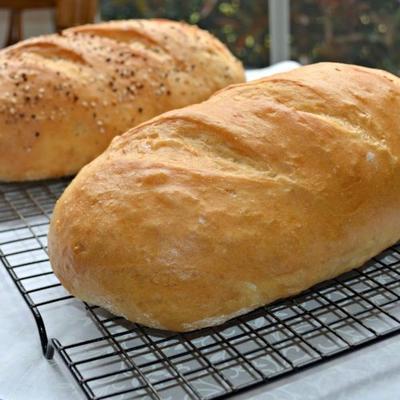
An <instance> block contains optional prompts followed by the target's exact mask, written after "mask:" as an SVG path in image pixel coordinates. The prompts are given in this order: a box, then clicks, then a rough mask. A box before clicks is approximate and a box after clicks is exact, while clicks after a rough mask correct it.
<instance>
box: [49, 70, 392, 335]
mask: <svg viewBox="0 0 400 400" xmlns="http://www.w3.org/2000/svg"><path fill="white" fill-rule="evenodd" d="M399 109H400V79H398V78H397V77H395V76H393V75H391V74H389V73H386V72H383V71H378V70H373V69H367V68H362V67H357V66H351V65H342V64H331V63H324V64H316V65H312V66H308V67H303V68H299V69H297V70H295V71H292V72H289V73H283V74H279V75H275V76H272V77H269V78H266V79H263V80H259V81H255V82H254V83H248V84H242V85H235V86H231V87H229V88H227V89H225V90H222V91H220V92H219V93H218V94H216V95H214V96H212V97H211V98H210V99H209V100H208V101H205V102H203V103H201V104H198V105H193V106H189V107H186V108H183V109H181V110H176V111H172V112H169V113H166V114H163V115H161V116H159V117H157V118H155V119H153V120H152V121H149V122H147V123H144V124H142V125H141V126H139V127H137V128H135V129H132V130H130V131H129V132H127V133H126V134H124V135H123V136H120V137H118V138H115V139H114V140H113V142H112V144H111V145H110V147H109V148H108V149H107V151H106V152H105V153H104V154H102V155H101V156H100V157H98V158H97V159H96V160H95V161H93V162H92V163H91V164H89V165H88V166H86V167H85V168H84V169H83V170H82V171H81V172H80V173H79V174H78V176H77V177H76V178H75V180H74V181H73V182H72V184H71V185H70V186H69V187H68V188H67V190H66V191H65V193H64V194H63V196H62V197H61V199H60V200H59V201H58V203H57V205H56V208H55V212H54V215H53V219H52V222H51V229H50V236H49V246H50V248H49V250H50V257H51V262H52V266H53V269H54V271H55V273H56V275H57V276H58V277H59V278H60V280H61V282H62V283H63V285H64V286H65V287H66V288H67V289H68V290H69V291H70V292H71V293H72V294H74V295H75V296H77V297H80V298H81V299H84V300H86V301H88V302H91V303H94V304H98V305H101V306H103V307H105V308H107V309H109V310H111V311H112V312H114V313H116V314H119V315H123V316H125V317H126V318H128V319H130V320H132V321H136V322H140V323H142V324H145V325H149V326H152V327H158V328H166V329H170V330H177V331H185V330H191V329H195V328H200V327H204V326H208V325H213V324H217V323H220V322H223V321H225V320H227V319H228V318H231V317H233V316H236V315H238V314H243V313H245V312H246V311H248V310H251V309H254V308H256V307H258V306H261V305H264V304H266V303H269V302H272V301H273V300H276V299H278V298H282V297H286V296H289V295H293V294H295V293H298V292H300V291H302V290H304V289H306V288H309V287H310V286H312V285H314V284H316V283H317V282H320V281H322V280H325V279H328V278H331V277H334V276H337V275H339V274H340V273H342V272H344V271H347V270H350V269H352V268H354V267H359V266H360V265H362V264H363V263H364V262H365V261H366V260H368V259H369V258H370V257H372V256H374V255H376V254H377V253H378V252H380V251H381V250H383V249H384V248H386V247H387V246H389V245H391V244H393V243H395V242H396V241H397V240H398V239H399V238H400V162H399V157H400V116H399V114H398V110H399Z"/></svg>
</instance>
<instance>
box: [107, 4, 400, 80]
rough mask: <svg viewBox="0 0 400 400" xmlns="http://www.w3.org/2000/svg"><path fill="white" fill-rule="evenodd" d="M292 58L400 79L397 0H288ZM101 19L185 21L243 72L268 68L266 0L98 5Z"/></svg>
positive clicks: (399, 24) (399, 38)
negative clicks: (214, 40)
mask: <svg viewBox="0 0 400 400" xmlns="http://www.w3.org/2000/svg"><path fill="white" fill-rule="evenodd" d="M290 9H291V59H293V60H297V61H300V62H301V63H303V64H306V63H311V62H317V61H328V60H329V61H341V62H348V63H355V64H360V65H366V66H371V67H378V68H383V69H386V70H389V71H392V72H394V73H397V74H400V1H399V0H291V2H290ZM101 16H102V19H104V20H109V19H123V18H154V17H163V18H170V19H176V20H185V21H188V22H190V23H193V24H197V25H199V26H200V27H202V28H204V29H207V30H209V31H210V32H212V33H214V34H215V35H216V36H217V37H218V38H220V39H221V40H222V41H223V42H224V43H226V44H227V46H228V47H229V48H230V49H231V51H232V52H233V53H234V54H236V55H237V56H238V57H239V58H240V59H241V60H242V61H243V62H244V64H245V65H246V66H247V67H263V66H266V65H269V34H268V0H251V1H250V0H186V1H182V0H181V1H178V0H101Z"/></svg>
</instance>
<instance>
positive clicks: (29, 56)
mask: <svg viewBox="0 0 400 400" xmlns="http://www.w3.org/2000/svg"><path fill="white" fill-rule="evenodd" d="M243 81H244V72H243V68H242V66H241V64H240V63H239V62H238V61H237V60H236V59H235V58H234V57H233V56H232V55H231V54H230V53H229V51H228V50H227V49H226V47H225V46H224V45H222V44H221V43H220V42H219V41H218V40H217V39H215V38H214V37H213V36H211V35H210V34H209V33H208V32H206V31H202V30H200V29H199V28H197V27H194V26H190V25H187V24H184V23H180V22H172V21H166V20H131V21H114V22H109V23H102V24H95V25H84V26H80V27H76V28H71V29H67V30H65V31H64V32H62V34H60V35H49V36H42V37H39V38H35V39H30V40H26V41H23V42H21V43H19V44H17V45H15V46H12V47H10V48H7V49H5V50H2V51H1V52H0V180H3V181H20V180H30V179H42V178H54V177H59V176H65V175H71V174H74V173H76V172H77V171H78V170H79V169H80V168H81V167H82V166H83V165H85V164H86V163H88V162H89V161H91V160H92V159H93V158H95V157H96V156H97V155H99V154H100V153H101V152H102V151H103V150H104V149H105V148H106V147H107V146H108V144H109V143H110V141H111V139H112V138H113V137H114V136H115V135H118V134H121V133H123V132H125V131H126V130H127V129H129V128H132V127H133V126H136V125H138V124H139V123H141V122H143V121H146V120H148V119H150V118H152V117H154V116H156V115H158V114H160V113H162V112H165V111H168V110H171V109H175V108H179V107H183V106H186V105H188V104H192V103H197V102H199V101H202V100H205V99H207V98H208V97H209V96H210V95H211V94H212V93H214V92H215V91H216V90H218V89H221V88H223V87H225V86H226V85H228V84H231V83H238V82H243Z"/></svg>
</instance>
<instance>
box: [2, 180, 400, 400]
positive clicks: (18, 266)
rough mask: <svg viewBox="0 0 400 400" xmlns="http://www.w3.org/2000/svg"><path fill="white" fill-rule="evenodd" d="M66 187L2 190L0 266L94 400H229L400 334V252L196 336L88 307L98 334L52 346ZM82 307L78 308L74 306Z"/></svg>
mask: <svg viewBox="0 0 400 400" xmlns="http://www.w3.org/2000/svg"><path fill="white" fill-rule="evenodd" d="M68 183H69V181H68V180H58V181H46V182H39V183H25V184H1V185H0V259H1V262H2V264H3V265H4V267H5V268H6V270H7V271H8V273H9V275H10V277H11V278H12V280H13V281H14V283H15V285H16V287H17V288H18V290H19V292H20V293H21V295H22V297H23V298H24V300H25V301H26V303H27V305H28V307H29V308H30V310H31V311H32V314H33V316H34V318H35V321H36V324H37V327H38V331H39V336H40V341H41V345H42V349H43V353H44V355H45V356H46V357H47V358H49V359H50V358H52V357H53V355H54V350H55V351H56V352H57V353H58V354H59V356H60V357H61V359H62V360H63V362H64V363H65V366H66V368H67V369H68V370H69V371H70V373H71V374H72V376H73V377H74V378H75V381H76V383H77V384H78V385H79V386H80V387H81V389H82V390H83V392H84V394H85V395H86V397H87V398H88V399H93V400H94V399H96V400H99V399H106V398H107V399H108V398H112V399H136V398H139V399H147V398H149V399H167V398H171V399H180V398H184V399H211V398H214V399H215V398H225V397H228V396H230V395H232V394H234V393H238V392H239V391H243V390H245V389H248V388H250V387H254V386H255V385H258V384H261V383H267V382H272V381H274V380H276V379H279V378H282V377H284V376H287V375H289V374H293V373H296V372H297V371H300V370H302V369H305V368H308V367H310V366H315V365H318V364H320V363H322V362H325V361H327V360H330V359H332V358H334V357H337V356H339V355H341V354H344V353H347V352H351V351H354V350H356V349H359V348H362V347H364V346H367V345H369V344H372V343H375V342H377V341H379V340H382V339H384V338H387V337H389V336H391V335H394V334H397V333H398V332H399V331H400V245H395V246H392V247H391V248H390V249H387V250H386V251H384V252H383V253H381V254H380V255H379V256H377V257H375V258H373V259H372V260H371V261H370V262H368V263H367V264H366V265H364V266H363V267H362V268H359V269H356V270H354V271H351V272H350V273H347V274H345V275H342V276H340V277H338V278H337V279H333V280H331V281H328V282H324V283H322V284H320V285H317V286H315V287H313V288H312V289H311V290H308V291H306V292H304V293H302V294H300V295H298V296H296V297H293V298H290V299H287V300H283V301H279V302H277V303H274V304H272V305H269V306H266V307H262V308H260V309H258V310H256V311H254V312H251V313H249V314H247V315H244V316H241V317H239V318H236V319H234V320H231V321H229V322H228V323H225V324H224V325H222V326H220V327H213V328H209V329H203V330H200V331H197V332H192V333H184V334H181V333H167V332H161V331H157V330H153V329H150V328H146V327H143V326H140V325H137V324H134V323H131V322H129V321H126V320H124V319H123V318H120V317H116V316H113V315H111V314H109V313H108V312H107V311H105V310H103V309H101V308H99V307H96V306H90V305H88V304H85V307H86V312H87V313H88V314H89V316H90V317H91V319H92V320H93V323H94V324H95V325H96V326H97V328H98V329H96V332H98V333H97V334H96V336H95V337H94V338H90V339H87V340H83V341H79V342H72V343H68V344H62V343H61V341H60V340H58V339H51V340H49V339H48V336H47V332H46V326H45V324H44V319H43V317H42V312H41V310H42V309H43V307H44V306H45V305H48V304H51V303H57V302H59V305H58V306H59V307H60V309H61V310H62V307H63V303H62V302H63V301H65V300H67V299H70V298H71V296H70V295H69V294H68V293H67V292H66V291H65V290H64V289H63V288H62V286H61V285H60V283H59V281H58V280H57V278H56V277H55V276H54V275H53V273H52V271H51V267H50V264H49V260H48V255H47V231H48V225H49V218H50V215H51V212H52V210H53V207H54V203H55V201H56V199H57V198H58V197H59V196H60V194H61V193H62V191H63V190H64V188H65V187H66V186H67V184H68ZM75 301H76V302H78V300H75Z"/></svg>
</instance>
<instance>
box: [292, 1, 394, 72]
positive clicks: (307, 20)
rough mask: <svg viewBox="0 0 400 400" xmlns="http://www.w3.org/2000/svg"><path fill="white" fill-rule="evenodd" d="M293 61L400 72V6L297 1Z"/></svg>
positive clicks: (294, 11)
mask: <svg viewBox="0 0 400 400" xmlns="http://www.w3.org/2000/svg"><path fill="white" fill-rule="evenodd" d="M291 29H292V59H294V60H299V61H301V62H302V63H304V64H306V63H310V62H317V61H340V62H346V63H353V64H361V65H365V66H370V67H377V68H383V69H386V70H389V71H392V72H394V73H400V35H399V34H398V33H399V32H400V2H399V1H397V0H300V1H298V0H292V1H291Z"/></svg>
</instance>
